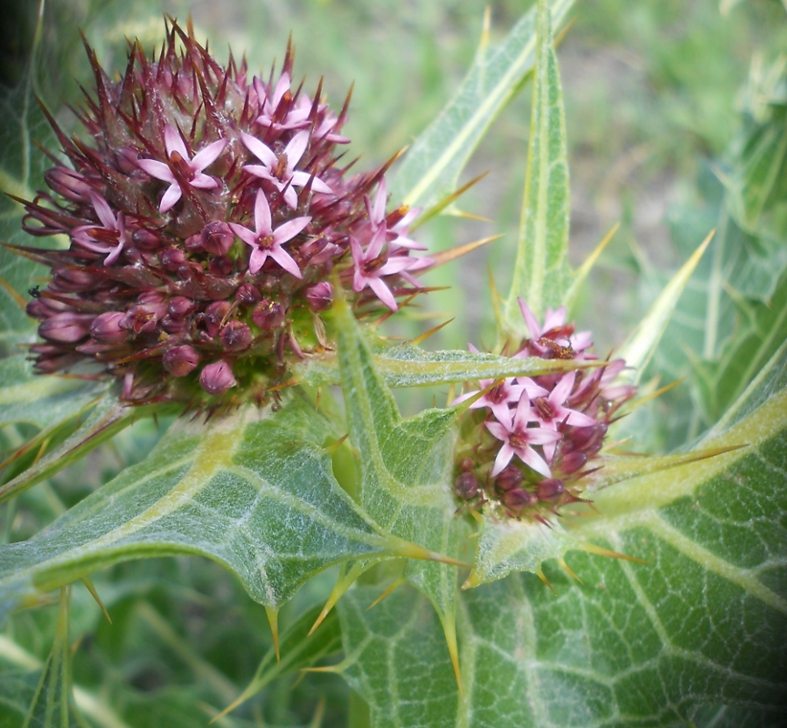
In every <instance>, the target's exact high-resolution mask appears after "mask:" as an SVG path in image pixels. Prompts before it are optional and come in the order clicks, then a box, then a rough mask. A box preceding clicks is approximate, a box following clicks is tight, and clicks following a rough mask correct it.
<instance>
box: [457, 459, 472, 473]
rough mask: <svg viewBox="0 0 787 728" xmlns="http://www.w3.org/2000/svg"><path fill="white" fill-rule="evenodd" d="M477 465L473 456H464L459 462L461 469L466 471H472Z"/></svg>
mask: <svg viewBox="0 0 787 728" xmlns="http://www.w3.org/2000/svg"><path fill="white" fill-rule="evenodd" d="M474 467H475V463H474V462H473V460H472V458H462V460H461V461H460V463H459V469H460V470H461V471H463V472H465V473H467V472H470V471H471V470H472V469H473V468H474Z"/></svg>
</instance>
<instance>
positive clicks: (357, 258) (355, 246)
mask: <svg viewBox="0 0 787 728" xmlns="http://www.w3.org/2000/svg"><path fill="white" fill-rule="evenodd" d="M350 252H351V253H352V257H353V263H355V265H356V266H360V265H361V264H362V263H363V250H362V249H361V244H360V243H359V242H358V239H357V238H355V237H353V236H352V235H351V236H350ZM356 293H357V291H356Z"/></svg>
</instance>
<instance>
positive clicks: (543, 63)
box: [499, 0, 571, 343]
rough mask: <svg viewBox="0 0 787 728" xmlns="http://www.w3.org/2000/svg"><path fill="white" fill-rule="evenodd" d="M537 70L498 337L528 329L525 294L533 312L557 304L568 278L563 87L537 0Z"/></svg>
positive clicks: (519, 335)
mask: <svg viewBox="0 0 787 728" xmlns="http://www.w3.org/2000/svg"><path fill="white" fill-rule="evenodd" d="M537 9H538V12H537V22H536V35H537V41H536V43H537V47H536V70H535V78H534V81H533V107H532V113H531V117H530V139H529V142H528V159H527V172H526V176H525V195H524V202H523V206H522V222H521V224H520V229H519V245H518V249H517V257H516V263H515V265H514V277H513V280H512V283H511V292H510V293H509V295H508V298H507V300H506V303H505V308H504V312H503V319H504V330H503V331H501V332H499V338H500V341H501V343H502V342H504V341H507V340H511V339H513V340H515V341H520V340H521V339H523V338H524V337H525V336H526V334H527V332H526V328H525V323H524V321H523V320H522V316H521V315H520V312H519V304H518V302H517V298H518V297H520V296H521V297H522V298H524V299H525V300H526V301H527V303H528V306H530V309H531V311H533V313H534V315H535V316H536V318H543V316H544V313H545V311H546V308H547V306H551V307H553V308H557V306H559V305H560V304H562V303H563V296H564V294H565V293H566V291H567V290H568V288H569V285H570V283H571V273H570V270H569V267H568V260H567V253H568V216H569V184H568V161H567V158H566V120H565V114H564V111H563V91H562V89H561V85H560V72H559V70H558V65H557V56H556V54H555V49H554V46H553V36H552V30H551V21H550V12H549V8H548V6H547V4H546V2H545V1H544V0H539V2H538V8H537Z"/></svg>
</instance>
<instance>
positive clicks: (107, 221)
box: [89, 190, 117, 230]
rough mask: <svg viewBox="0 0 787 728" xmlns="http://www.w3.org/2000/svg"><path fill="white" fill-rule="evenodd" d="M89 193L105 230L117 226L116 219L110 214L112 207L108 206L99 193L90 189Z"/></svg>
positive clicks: (113, 228)
mask: <svg viewBox="0 0 787 728" xmlns="http://www.w3.org/2000/svg"><path fill="white" fill-rule="evenodd" d="M89 194H90V201H91V202H92V203H93V209H94V210H95V211H96V215H98V219H99V220H101V224H102V225H103V226H104V227H105V228H106V229H107V230H115V229H116V228H117V221H116V220H115V216H114V215H113V214H112V208H110V206H109V203H108V202H107V201H106V200H105V199H104V198H103V197H102V196H101V195H98V194H96V193H95V192H93V190H90V191H89Z"/></svg>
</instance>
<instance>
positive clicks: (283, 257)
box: [269, 245, 303, 278]
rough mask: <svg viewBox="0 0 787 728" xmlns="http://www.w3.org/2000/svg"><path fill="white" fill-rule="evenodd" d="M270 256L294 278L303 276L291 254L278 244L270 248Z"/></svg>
mask: <svg viewBox="0 0 787 728" xmlns="http://www.w3.org/2000/svg"><path fill="white" fill-rule="evenodd" d="M269 252H270V256H271V258H273V259H274V260H275V261H276V262H277V263H278V264H279V265H280V266H281V267H282V268H284V270H286V271H287V272H288V273H289V274H290V275H293V276H295V277H296V278H303V273H301V269H300V268H299V267H298V264H297V263H296V262H295V261H294V260H293V258H292V256H291V255H290V254H289V253H288V252H287V251H286V250H285V249H284V248H282V247H281V246H280V245H274V246H273V248H271V249H270V251H269Z"/></svg>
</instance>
